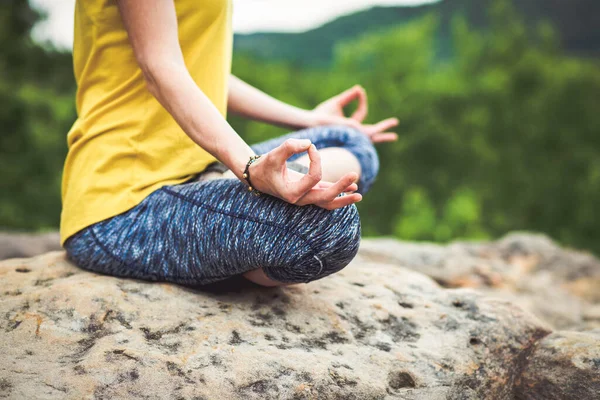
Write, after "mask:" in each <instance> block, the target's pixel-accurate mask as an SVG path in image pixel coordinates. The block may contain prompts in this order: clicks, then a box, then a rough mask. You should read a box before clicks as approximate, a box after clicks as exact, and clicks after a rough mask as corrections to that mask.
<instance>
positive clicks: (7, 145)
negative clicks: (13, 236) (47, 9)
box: [0, 0, 75, 230]
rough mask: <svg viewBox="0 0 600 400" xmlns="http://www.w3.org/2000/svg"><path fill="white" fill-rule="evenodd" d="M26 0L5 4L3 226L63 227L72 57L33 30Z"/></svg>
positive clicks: (1, 26)
mask: <svg viewBox="0 0 600 400" xmlns="http://www.w3.org/2000/svg"><path fill="white" fill-rule="evenodd" d="M41 17H42V16H41V15H40V14H39V13H37V12H36V11H34V10H33V9H32V8H31V7H30V6H29V3H28V2H27V1H26V0H11V1H8V2H3V4H2V6H0V49H1V50H0V105H1V106H0V126H1V127H2V132H1V133H0V227H3V228H4V229H7V228H8V229H30V230H31V229H45V228H48V229H49V228H56V227H57V226H58V221H59V214H60V206H61V203H60V177H61V169H62V165H63V162H64V157H65V155H66V132H67V131H68V129H69V128H70V126H71V124H72V122H73V121H74V119H75V109H74V98H73V92H74V88H75V86H74V79H73V72H72V67H71V56H70V54H68V53H61V52H58V51H55V50H53V49H52V48H50V47H48V48H44V47H42V46H40V45H38V44H36V43H34V42H33V41H32V40H31V36H30V32H31V29H32V27H33V26H34V24H35V23H36V22H37V21H38V20H39V19H40V18H41Z"/></svg>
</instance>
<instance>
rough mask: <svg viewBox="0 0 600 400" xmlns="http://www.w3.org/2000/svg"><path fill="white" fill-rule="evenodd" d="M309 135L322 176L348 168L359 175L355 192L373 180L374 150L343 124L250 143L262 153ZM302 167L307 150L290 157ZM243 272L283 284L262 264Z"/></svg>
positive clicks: (256, 280) (266, 283) (260, 280)
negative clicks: (319, 156) (289, 139)
mask: <svg viewBox="0 0 600 400" xmlns="http://www.w3.org/2000/svg"><path fill="white" fill-rule="evenodd" d="M291 137H293V138H299V139H305V138H308V139H310V140H311V141H312V142H313V143H314V144H315V146H316V147H317V149H319V153H320V154H321V165H322V170H323V180H325V181H329V182H336V181H337V180H339V179H340V178H341V177H343V176H344V175H345V174H347V173H348V172H356V173H357V174H358V175H359V178H358V184H359V192H361V193H364V192H365V191H366V190H368V188H369V187H370V186H371V184H372V183H373V180H374V179H375V176H376V175H377V172H378V168H379V161H378V158H377V153H376V152H375V149H374V147H373V145H372V144H371V142H370V141H369V140H368V139H367V138H366V136H364V135H363V134H362V133H360V132H358V131H356V130H354V129H352V128H347V127H341V126H324V127H317V128H311V129H305V130H302V131H298V132H293V133H291V134H288V135H285V136H282V137H280V138H276V139H272V140H269V141H267V142H263V143H259V144H257V145H254V146H252V147H253V149H254V150H255V151H256V152H257V153H265V152H268V151H270V150H271V149H273V148H275V147H277V146H278V145H279V144H281V143H283V141H285V140H286V139H288V138H291ZM290 160H291V161H295V162H297V163H299V164H302V165H304V166H306V167H308V166H309V164H310V159H309V158H308V155H307V154H303V155H300V156H298V157H293V158H291V159H290ZM363 172H365V173H364V174H363ZM243 276H244V277H245V278H246V279H248V280H250V281H252V282H254V283H256V284H259V285H262V286H286V285H291V284H293V283H283V282H279V281H276V280H273V279H271V278H269V277H267V275H266V274H265V272H264V270H263V269H262V268H257V269H254V270H251V271H248V272H246V273H244V274H243Z"/></svg>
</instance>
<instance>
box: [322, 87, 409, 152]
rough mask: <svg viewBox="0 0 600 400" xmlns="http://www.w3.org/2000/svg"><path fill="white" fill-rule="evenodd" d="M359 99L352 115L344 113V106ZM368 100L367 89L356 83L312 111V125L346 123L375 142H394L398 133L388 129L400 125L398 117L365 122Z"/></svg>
mask: <svg viewBox="0 0 600 400" xmlns="http://www.w3.org/2000/svg"><path fill="white" fill-rule="evenodd" d="M354 100H358V107H357V108H356V111H354V113H353V114H352V115H351V116H350V117H346V116H345V115H344V107H346V106H347V105H348V104H350V103H352V102H353V101H354ZM367 113H368V101H367V92H366V91H365V89H364V88H363V87H362V86H360V85H356V86H353V87H351V88H350V89H348V90H346V91H344V92H342V93H340V94H338V95H337V96H334V97H332V98H330V99H328V100H325V101H324V102H323V103H321V104H319V105H318V106H317V107H316V108H315V109H314V110H313V111H312V114H313V115H312V120H313V122H312V125H345V126H351V127H353V128H356V129H358V130H359V131H361V132H362V133H364V134H365V135H367V136H368V137H369V139H371V142H373V143H383V142H393V141H395V140H397V139H398V135H397V134H396V133H393V132H387V130H389V129H391V128H393V127H395V126H396V125H398V119H397V118H387V119H384V120H383V121H381V122H378V123H376V124H364V123H363V121H364V120H365V118H366V117H367Z"/></svg>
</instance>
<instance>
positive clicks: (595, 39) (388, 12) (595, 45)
mask: <svg viewBox="0 0 600 400" xmlns="http://www.w3.org/2000/svg"><path fill="white" fill-rule="evenodd" d="M493 1H494V0H444V1H441V2H439V3H434V4H427V5H421V6H402V7H373V8H371V9H368V10H365V11H361V12H357V13H354V14H350V15H345V16H342V17H340V18H338V19H336V20H334V21H331V22H329V23H326V24H324V25H322V26H320V27H318V28H315V29H312V30H309V31H306V32H301V33H275V32H272V33H269V32H265V33H253V34H237V35H236V38H235V48H236V50H237V51H242V52H245V53H250V54H252V55H254V56H257V57H258V58H261V59H268V60H280V61H288V62H292V63H294V64H297V65H308V66H324V65H327V64H328V63H329V62H330V61H331V59H332V54H333V49H334V46H335V44H336V43H338V42H340V41H344V40H349V39H353V38H356V37H358V36H361V35H363V34H365V33H369V32H374V31H377V30H381V29H385V28H388V27H391V26H394V25H402V24H406V23H408V22H411V21H414V20H415V19H418V18H422V17H424V16H426V15H428V14H434V15H437V16H438V18H439V21H440V28H439V32H438V40H437V42H438V48H439V57H441V58H446V57H448V56H451V54H452V50H451V48H452V46H451V22H452V20H453V19H454V17H456V16H459V15H463V16H465V17H466V18H467V20H468V21H469V22H470V23H471V24H472V26H475V27H478V28H480V29H485V28H486V27H487V26H488V22H487V18H486V10H487V9H489V6H490V3H492V2H493ZM515 7H516V9H517V10H518V11H519V12H520V13H521V14H522V16H523V17H524V19H525V21H526V22H527V24H528V25H529V26H533V25H534V24H535V23H537V22H540V21H549V22H551V23H552V24H553V25H554V27H555V28H556V30H557V31H558V33H559V36H560V38H561V40H562V44H563V47H564V48H565V50H567V52H569V53H571V54H574V55H578V56H584V57H599V56H600V29H599V28H598V26H599V25H598V16H600V2H598V1H597V0H569V1H564V0H519V1H518V2H515Z"/></svg>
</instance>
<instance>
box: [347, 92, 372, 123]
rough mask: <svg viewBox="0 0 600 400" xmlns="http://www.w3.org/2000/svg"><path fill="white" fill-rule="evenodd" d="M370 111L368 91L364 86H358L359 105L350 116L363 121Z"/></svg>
mask: <svg viewBox="0 0 600 400" xmlns="http://www.w3.org/2000/svg"><path fill="white" fill-rule="evenodd" d="M368 112H369V101H368V100H367V91H366V90H365V89H364V88H363V87H362V86H358V106H357V107H356V110H355V111H354V112H353V113H352V116H351V117H350V118H352V119H353V120H355V121H358V122H363V121H364V120H365V118H367V114H368Z"/></svg>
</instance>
